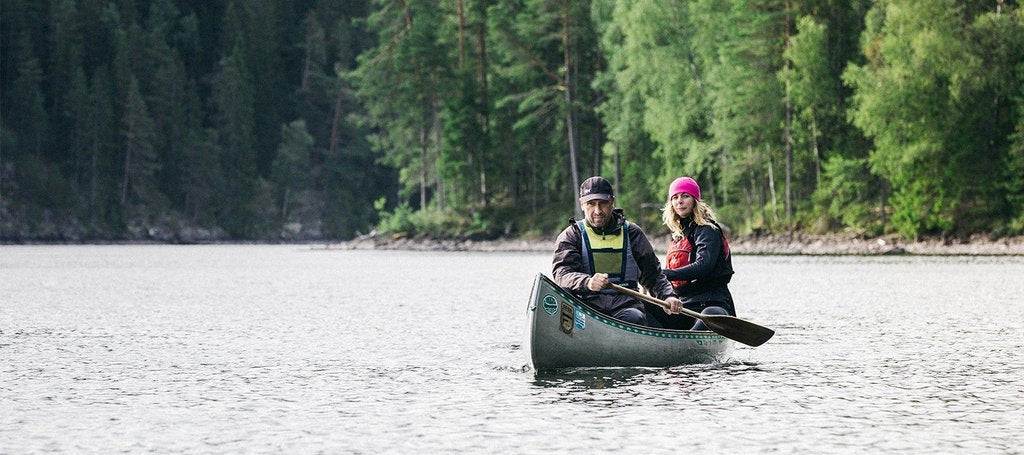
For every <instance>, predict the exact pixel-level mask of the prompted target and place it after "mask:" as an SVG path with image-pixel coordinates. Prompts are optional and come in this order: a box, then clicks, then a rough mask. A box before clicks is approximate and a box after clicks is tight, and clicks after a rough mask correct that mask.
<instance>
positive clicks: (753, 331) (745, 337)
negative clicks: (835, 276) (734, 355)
mask: <svg viewBox="0 0 1024 455" xmlns="http://www.w3.org/2000/svg"><path fill="white" fill-rule="evenodd" d="M608 287H610V288H612V289H615V290H616V291H619V292H621V293H623V294H626V295H628V296H632V297H636V298H638V299H640V300H644V301H647V302H651V303H653V304H655V305H659V306H661V307H662V308H664V309H666V310H667V309H669V307H670V305H669V304H668V302H666V301H664V300H659V299H656V298H654V297H651V296H649V295H647V294H641V293H639V292H636V291H634V290H632V289H629V288H624V287H622V286H619V285H617V284H613V283H608ZM682 310H683V314H685V315H687V316H689V317H691V318H697V319H700V320H701V321H704V325H706V326H708V328H709V329H711V331H712V332H715V333H717V334H719V335H722V336H724V337H726V338H729V339H731V340H736V341H739V342H740V343H743V344H745V345H748V346H760V345H762V344H764V342H765V341H768V340H769V339H770V338H771V337H772V335H775V331H774V330H772V329H769V328H768V327H764V326H760V325H757V324H754V323H753V322H750V321H745V320H743V319H740V318H738V317H735V316H729V315H727V314H701V313H698V312H696V311H693V310H688V309H686V308H682Z"/></svg>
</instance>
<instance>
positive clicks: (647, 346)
mask: <svg viewBox="0 0 1024 455" xmlns="http://www.w3.org/2000/svg"><path fill="white" fill-rule="evenodd" d="M528 313H529V320H530V340H529V346H530V359H531V360H532V362H533V368H534V369H536V370H546V369H554V368H570V367H632V366H672V365H683V364H690V363H711V362H715V361H722V360H724V359H725V358H726V357H728V355H729V353H730V352H731V350H732V344H733V342H732V340H729V339H727V338H725V337H723V336H721V335H718V334H715V333H714V332H705V331H693V330H668V329H656V328H651V327H644V326H639V325H636V324H631V323H628V322H625V321H621V320H618V319H614V318H612V317H609V316H607V315H604V314H601V313H599V312H597V310H595V309H594V308H592V307H590V306H589V305H587V304H586V303H584V302H583V301H581V300H580V299H578V298H576V297H575V296H573V295H572V294H570V293H569V292H566V291H565V290H564V289H562V288H561V287H559V286H558V285H557V284H555V283H554V282H553V281H551V279H549V278H548V277H546V276H544V274H537V279H536V280H534V283H533V293H532V294H531V295H530V305H529V308H528Z"/></svg>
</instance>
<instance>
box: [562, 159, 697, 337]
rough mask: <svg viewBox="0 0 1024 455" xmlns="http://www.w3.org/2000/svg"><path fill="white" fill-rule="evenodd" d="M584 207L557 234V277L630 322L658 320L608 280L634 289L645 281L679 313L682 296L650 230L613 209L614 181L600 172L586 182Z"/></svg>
mask: <svg viewBox="0 0 1024 455" xmlns="http://www.w3.org/2000/svg"><path fill="white" fill-rule="evenodd" d="M580 208H582V209H583V214H584V216H585V220H582V221H576V220H574V219H571V218H570V219H569V226H568V227H566V228H565V230H563V231H562V233H561V234H559V235H558V240H557V241H556V247H555V255H554V259H553V260H552V274H553V275H554V280H555V282H556V283H558V285H559V286H561V287H563V288H565V289H568V290H570V291H572V292H573V293H575V294H576V295H577V296H579V297H580V298H581V299H583V300H584V301H586V302H587V303H589V304H591V305H592V306H594V308H596V309H597V310H598V311H600V312H602V313H604V314H607V315H609V316H612V317H614V318H616V319H621V320H623V321H626V322H631V323H634V324H640V325H648V324H649V323H650V324H657V322H656V321H655V319H654V318H653V317H650V318H648V316H647V315H646V314H645V313H644V305H643V303H642V302H640V301H638V300H636V299H635V298H633V297H630V296H627V295H624V294H621V293H619V292H617V291H615V290H613V289H608V288H607V286H608V283H615V284H617V285H619V286H623V287H626V288H630V289H633V290H637V285H638V284H639V285H642V286H643V287H644V288H646V289H647V290H648V291H650V292H651V294H653V295H654V296H655V297H657V298H659V299H661V300H664V301H665V302H667V303H668V304H669V305H670V308H669V309H668V310H666V311H668V312H669V313H671V314H675V313H678V312H679V309H680V308H682V305H683V303H682V301H680V300H679V299H678V298H676V295H675V294H674V293H673V290H672V283H670V282H669V281H668V280H667V279H666V278H665V274H664V273H663V272H662V270H661V262H660V261H659V260H658V257H657V256H656V255H655V254H654V247H652V246H651V242H650V241H649V240H648V239H647V235H645V234H644V231H643V230H642V229H640V227H639V226H637V225H636V224H633V223H630V222H628V221H626V216H625V215H624V214H623V212H622V209H616V208H615V193H614V191H613V190H612V184H611V183H610V182H609V181H608V180H606V179H605V178H604V177H600V176H595V177H591V178H589V179H587V180H586V181H584V182H583V184H582V185H580Z"/></svg>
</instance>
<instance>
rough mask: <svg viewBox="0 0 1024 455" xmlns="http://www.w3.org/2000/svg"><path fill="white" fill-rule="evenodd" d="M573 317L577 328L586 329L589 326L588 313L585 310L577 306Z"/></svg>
mask: <svg viewBox="0 0 1024 455" xmlns="http://www.w3.org/2000/svg"><path fill="white" fill-rule="evenodd" d="M572 318H573V320H575V321H576V328H577V329H580V330H586V328H587V313H584V312H583V310H581V309H579V308H577V309H576V311H575V313H574V314H573V317H572Z"/></svg>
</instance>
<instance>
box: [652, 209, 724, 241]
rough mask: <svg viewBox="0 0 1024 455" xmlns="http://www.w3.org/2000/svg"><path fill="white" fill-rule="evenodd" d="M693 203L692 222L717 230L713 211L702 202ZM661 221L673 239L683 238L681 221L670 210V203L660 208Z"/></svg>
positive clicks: (716, 221) (673, 210)
mask: <svg viewBox="0 0 1024 455" xmlns="http://www.w3.org/2000/svg"><path fill="white" fill-rule="evenodd" d="M693 202H694V205H693V222H694V223H697V224H698V225H700V226H711V227H713V228H715V229H718V226H717V225H716V223H718V220H717V219H716V216H715V211H714V210H711V206H710V205H708V204H707V203H706V202H704V201H703V200H696V199H695V200H694V201H693ZM661 221H662V222H664V223H665V226H667V227H668V230H670V231H672V237H673V238H676V239H678V238H680V237H682V236H683V219H682V218H680V217H679V214H678V213H676V210H675V209H674V208H672V201H668V202H666V203H665V206H664V207H662V208H661Z"/></svg>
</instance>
